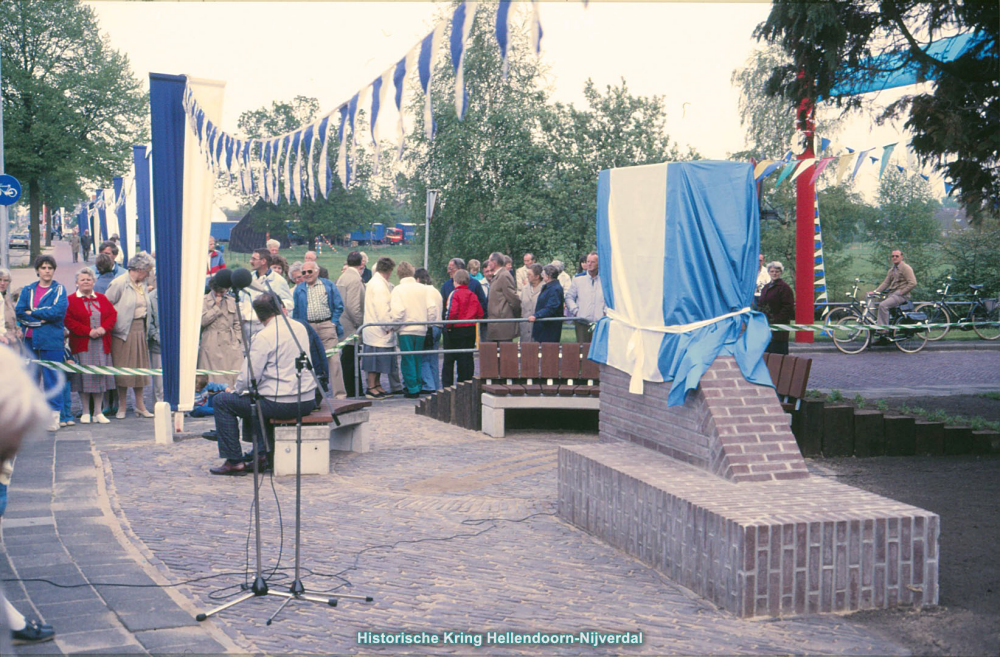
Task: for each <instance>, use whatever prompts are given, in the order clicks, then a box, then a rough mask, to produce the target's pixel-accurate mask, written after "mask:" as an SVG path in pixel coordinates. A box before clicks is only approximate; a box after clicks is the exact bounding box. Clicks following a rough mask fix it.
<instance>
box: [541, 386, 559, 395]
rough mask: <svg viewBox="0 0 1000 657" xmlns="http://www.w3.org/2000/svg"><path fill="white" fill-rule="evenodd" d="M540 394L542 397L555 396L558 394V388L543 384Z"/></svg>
mask: <svg viewBox="0 0 1000 657" xmlns="http://www.w3.org/2000/svg"><path fill="white" fill-rule="evenodd" d="M542 394H543V395H547V396H554V395H557V394H559V386H557V385H551V386H550V385H548V384H545V383H543V384H542Z"/></svg>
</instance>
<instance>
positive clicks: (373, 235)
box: [350, 224, 385, 244]
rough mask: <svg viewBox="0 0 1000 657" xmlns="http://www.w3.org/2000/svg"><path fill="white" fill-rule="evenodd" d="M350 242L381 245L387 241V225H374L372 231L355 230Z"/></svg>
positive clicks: (352, 232)
mask: <svg viewBox="0 0 1000 657" xmlns="http://www.w3.org/2000/svg"><path fill="white" fill-rule="evenodd" d="M350 240H351V241H352V242H357V243H358V244H381V243H382V242H383V241H385V224H372V227H371V230H366V229H363V228H359V229H357V230H353V231H351V236H350Z"/></svg>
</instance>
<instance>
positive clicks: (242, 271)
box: [216, 267, 253, 290]
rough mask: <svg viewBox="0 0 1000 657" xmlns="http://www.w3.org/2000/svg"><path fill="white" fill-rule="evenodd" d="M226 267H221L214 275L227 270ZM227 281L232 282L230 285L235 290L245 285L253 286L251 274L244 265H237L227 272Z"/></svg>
mask: <svg viewBox="0 0 1000 657" xmlns="http://www.w3.org/2000/svg"><path fill="white" fill-rule="evenodd" d="M228 271H229V270H228V269H222V270H220V271H219V273H218V274H216V276H218V275H219V274H221V273H222V272H228ZM229 281H230V283H232V287H233V289H235V290H242V289H243V288H245V287H251V286H253V275H251V274H250V270H249V269H246V268H244V267H237V268H236V269H234V270H233V271H232V273H230V274H229Z"/></svg>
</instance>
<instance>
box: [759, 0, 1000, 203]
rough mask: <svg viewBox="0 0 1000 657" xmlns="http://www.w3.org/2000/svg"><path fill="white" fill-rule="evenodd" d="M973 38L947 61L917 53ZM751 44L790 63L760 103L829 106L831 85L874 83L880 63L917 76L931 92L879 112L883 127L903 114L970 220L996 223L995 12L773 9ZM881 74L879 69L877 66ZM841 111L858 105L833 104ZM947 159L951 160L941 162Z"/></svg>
mask: <svg viewBox="0 0 1000 657" xmlns="http://www.w3.org/2000/svg"><path fill="white" fill-rule="evenodd" d="M968 32H975V33H977V34H979V35H982V39H980V40H979V41H978V43H977V45H975V47H973V48H971V49H970V51H968V52H967V53H965V54H964V55H963V56H962V57H960V58H959V59H957V60H955V61H952V62H944V61H941V60H938V59H935V58H934V57H932V56H931V55H928V54H927V53H926V52H924V48H925V47H926V46H927V44H928V43H929V42H932V41H934V40H935V39H937V38H940V37H942V36H945V35H948V34H953V33H968ZM755 35H756V36H757V38H759V39H766V40H767V41H768V42H770V43H772V44H774V43H778V44H780V45H781V46H782V47H783V49H784V50H785V52H786V53H787V54H788V56H789V62H788V63H786V64H783V65H780V66H777V67H775V68H774V70H773V72H772V75H771V77H770V79H769V80H768V84H767V93H768V94H769V95H781V96H783V97H785V98H787V99H790V100H792V101H795V102H797V101H798V100H799V99H801V98H810V99H813V100H815V99H817V98H828V97H829V95H830V92H831V91H832V90H833V89H834V88H835V87H836V86H837V85H838V84H840V83H842V82H846V81H850V80H852V79H854V80H856V79H858V76H859V73H860V76H861V77H865V76H868V77H871V76H875V75H877V74H879V73H882V72H884V71H880V70H876V64H875V63H874V62H876V61H883V62H884V61H885V60H878V59H877V58H878V57H879V56H880V55H885V54H887V53H891V52H895V53H898V57H897V58H896V59H895V60H894V61H893V68H897V67H898V68H902V67H907V68H909V67H916V69H917V70H918V72H919V74H920V75H921V76H922V77H923V78H924V79H934V80H936V82H935V85H934V88H933V91H929V92H925V93H919V94H912V95H908V96H906V97H904V98H903V99H901V100H900V101H898V102H895V103H893V104H891V105H890V106H889V107H887V108H886V109H885V111H884V113H883V115H882V118H883V119H888V118H893V117H897V116H902V115H904V114H906V113H907V111H908V112H909V113H908V115H907V122H906V127H907V129H909V130H910V131H911V132H912V133H913V140H912V142H911V145H912V148H913V151H914V152H915V153H916V154H917V156H918V157H919V158H920V159H921V161H922V162H923V163H924V164H929V163H932V164H934V166H935V168H936V169H938V170H941V171H944V172H945V173H946V174H947V175H948V176H949V177H950V178H951V179H952V181H953V182H954V183H955V191H956V194H957V196H958V197H959V198H960V200H961V202H962V205H963V206H964V207H965V209H966V212H967V213H968V214H969V215H970V217H971V218H973V219H975V220H977V221H978V220H981V218H982V217H983V216H987V215H988V216H993V217H997V216H998V214H1000V133H998V131H997V129H996V126H997V125H998V124H1000V51H998V43H1000V5H998V4H997V3H996V2H963V1H960V0H940V1H938V2H922V1H921V0H840V1H837V2H816V3H804V2H798V1H797V0H775V2H774V4H773V7H772V9H771V13H770V15H769V16H768V19H767V21H765V22H764V23H762V24H761V25H760V26H758V27H757V30H756V31H755ZM879 65H881V64H879ZM833 100H834V102H835V103H836V105H837V106H838V107H842V108H843V110H844V112H845V113H846V112H848V111H850V110H853V109H856V108H859V107H860V106H861V105H862V98H861V97H859V96H850V97H846V98H843V97H838V98H835V99H833ZM949 160H950V161H949Z"/></svg>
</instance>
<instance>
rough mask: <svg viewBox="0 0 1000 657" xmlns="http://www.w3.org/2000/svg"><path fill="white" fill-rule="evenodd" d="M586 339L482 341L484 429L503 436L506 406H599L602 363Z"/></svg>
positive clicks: (517, 407) (512, 407) (552, 407)
mask: <svg viewBox="0 0 1000 657" xmlns="http://www.w3.org/2000/svg"><path fill="white" fill-rule="evenodd" d="M588 353H590V344H589V343H586V344H580V343H575V342H569V343H566V344H562V343H558V342H543V343H541V344H539V343H536V342H523V343H514V342H501V343H496V342H480V343H479V379H480V380H481V381H482V393H483V394H482V411H483V412H482V424H483V433H485V434H486V435H488V436H493V437H495V438H502V437H503V436H504V414H505V413H506V411H507V409H542V408H545V409H570V410H573V409H586V410H599V408H600V399H599V395H600V375H601V371H600V367H599V366H598V365H597V363H595V362H593V361H592V360H590V359H589V358H587V354H588Z"/></svg>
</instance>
